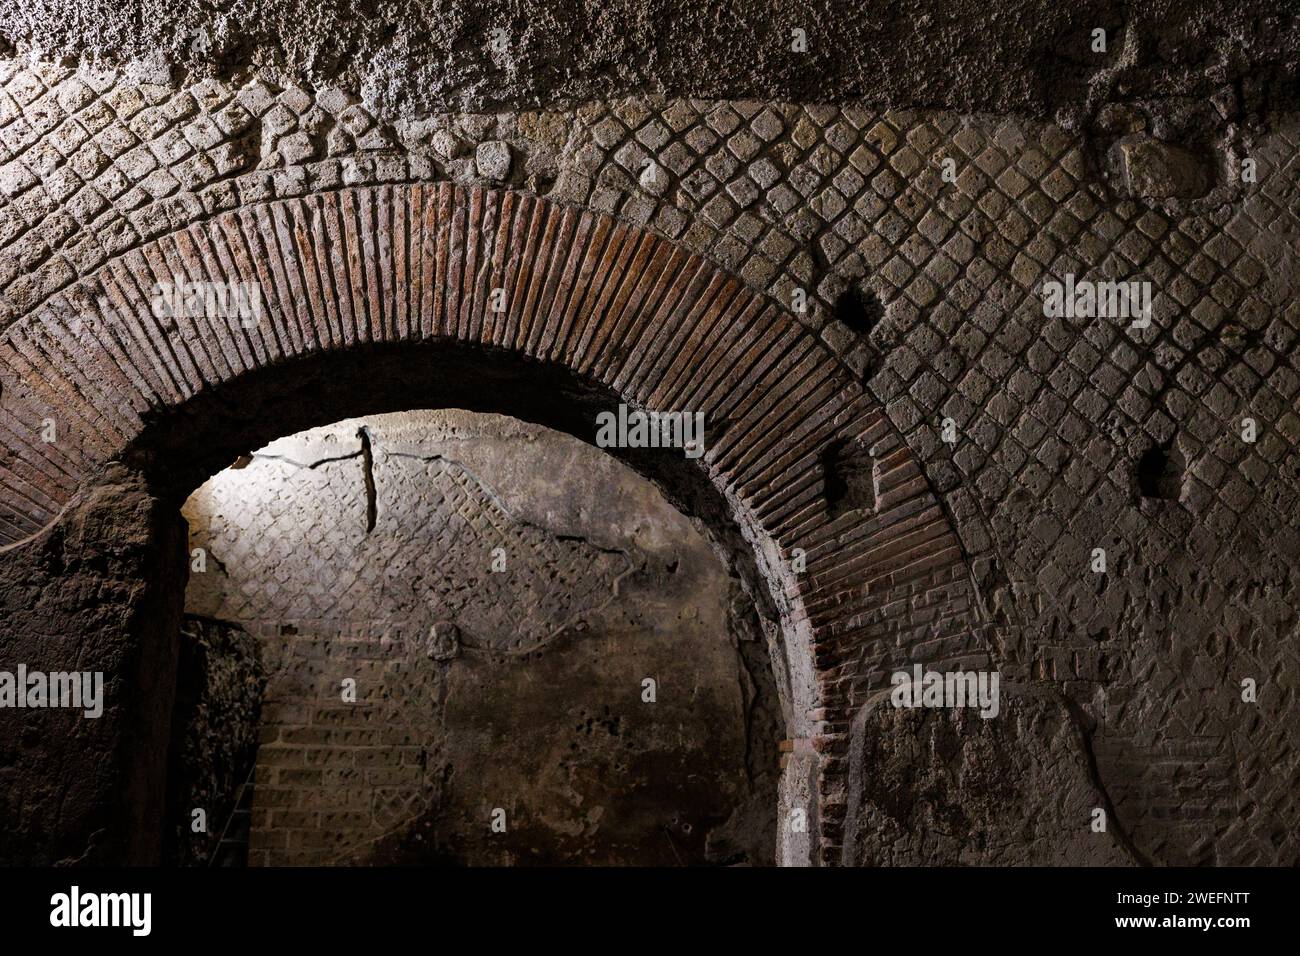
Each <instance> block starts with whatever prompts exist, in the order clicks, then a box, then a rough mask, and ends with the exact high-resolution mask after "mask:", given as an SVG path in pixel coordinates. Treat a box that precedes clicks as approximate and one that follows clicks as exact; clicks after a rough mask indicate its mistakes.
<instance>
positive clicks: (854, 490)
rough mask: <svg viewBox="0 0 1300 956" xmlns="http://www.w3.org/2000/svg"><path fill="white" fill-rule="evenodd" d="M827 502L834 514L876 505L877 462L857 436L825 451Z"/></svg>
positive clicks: (870, 508) (865, 508)
mask: <svg viewBox="0 0 1300 956" xmlns="http://www.w3.org/2000/svg"><path fill="white" fill-rule="evenodd" d="M822 472H823V474H824V481H825V494H826V505H827V508H828V509H829V511H830V514H831V517H832V518H838V517H839V516H840V515H842V514H846V513H848V512H850V511H866V510H872V509H874V508H875V507H876V485H875V462H874V460H873V459H872V457H871V454H870V452H868V451H867V449H866V447H865V446H863V445H862V443H861V442H859V441H857V440H856V439H844V440H841V441H838V442H835V443H834V444H833V445H831V446H829V447H828V448H827V449H826V451H825V452H823V454H822Z"/></svg>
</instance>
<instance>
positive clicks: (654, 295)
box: [0, 183, 981, 861]
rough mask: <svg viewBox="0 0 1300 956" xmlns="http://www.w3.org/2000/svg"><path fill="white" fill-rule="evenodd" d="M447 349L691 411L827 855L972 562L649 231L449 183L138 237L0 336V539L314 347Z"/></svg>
mask: <svg viewBox="0 0 1300 956" xmlns="http://www.w3.org/2000/svg"><path fill="white" fill-rule="evenodd" d="M175 274H180V275H183V276H185V277H186V278H187V279H190V280H213V281H243V282H259V283H261V285H262V287H263V289H264V294H265V296H266V300H267V310H266V315H265V316H264V318H263V320H262V321H261V322H260V323H258V324H257V325H256V326H254V327H253V328H247V329H246V328H243V327H242V326H240V325H239V324H238V322H237V321H236V320H233V319H231V320H225V319H220V320H191V319H178V320H176V321H175V322H167V321H160V320H158V319H156V318H155V317H154V316H153V315H152V313H151V311H150V309H149V301H150V298H151V296H152V290H153V287H154V284H155V283H156V282H158V281H160V280H165V279H167V278H169V277H170V276H172V275H175ZM496 288H502V289H505V290H506V298H505V309H504V311H502V312H499V313H498V312H496V311H494V310H493V309H492V308H491V291H492V290H493V289H496ZM448 342H450V343H459V344H463V345H467V346H473V347H475V348H478V349H490V350H494V351H496V352H497V354H499V355H501V356H502V357H503V358H504V357H508V358H510V359H511V360H512V361H513V360H521V361H524V362H534V363H538V362H540V363H550V364H554V365H558V366H561V367H563V368H564V369H567V370H569V371H570V372H572V373H573V374H574V375H575V376H577V377H579V378H581V379H587V380H591V381H593V382H596V383H599V384H600V385H601V386H602V387H603V388H605V389H607V390H608V392H609V393H611V394H613V395H616V396H618V397H619V398H620V399H621V400H624V401H627V402H629V403H633V404H636V405H639V406H642V407H646V408H652V409H659V410H690V411H703V412H704V413H705V415H706V422H707V423H708V426H709V436H710V438H709V442H708V450H707V453H706V454H705V456H704V458H703V459H702V461H701V465H702V467H703V469H704V471H705V473H706V474H707V477H708V479H709V480H710V482H711V483H712V485H713V486H714V487H715V488H717V489H718V490H719V491H720V492H721V494H722V496H723V498H724V499H725V501H726V502H727V503H728V505H729V507H730V509H731V511H732V517H733V518H735V520H736V521H737V522H738V524H739V525H740V527H741V528H742V529H744V531H745V533H746V536H747V537H748V538H750V540H751V543H752V545H753V548H754V551H755V553H756V555H757V559H758V562H759V565H760V566H761V567H762V568H763V569H764V571H765V576H766V577H767V579H768V581H769V585H770V586H772V588H773V590H774V596H775V597H776V598H777V600H778V603H779V604H780V605H781V607H782V608H783V610H784V612H785V613H784V614H783V628H784V630H785V631H786V632H787V638H786V639H787V643H788V644H792V643H797V644H798V646H799V652H800V654H801V656H802V659H803V660H804V661H805V662H806V667H807V669H808V671H809V673H810V676H811V679H810V682H809V683H810V685H811V686H810V693H809V694H808V695H806V696H805V697H804V699H802V700H800V701H798V708H797V712H796V713H795V714H793V715H792V720H791V733H792V736H795V737H798V738H800V739H801V740H804V741H806V743H805V744H804V745H803V746H802V747H801V746H796V748H795V749H796V751H801V752H804V753H808V752H820V753H821V754H822V757H821V758H820V761H819V762H820V779H819V781H818V783H817V784H816V789H817V790H818V791H819V794H820V797H821V800H820V803H821V807H820V817H819V821H820V836H821V841H822V846H821V848H820V855H821V857H822V858H823V859H826V860H828V861H830V860H834V859H835V857H836V853H837V852H838V850H837V848H838V844H839V838H838V832H837V827H838V826H839V823H840V818H841V817H842V811H843V804H842V800H841V797H842V795H843V792H844V786H843V781H842V777H843V774H844V771H845V769H846V761H845V760H844V759H843V754H845V753H846V752H847V735H848V732H849V720H848V717H849V715H850V713H851V712H852V709H853V707H854V705H855V703H856V704H860V703H861V701H862V700H863V699H865V695H866V694H867V693H868V691H869V689H870V688H871V687H873V686H877V687H878V686H880V684H881V683H882V681H883V680H885V679H887V673H888V670H887V669H893V668H895V667H897V666H900V665H902V664H905V663H907V662H910V661H911V660H924V661H926V662H928V663H936V664H937V663H940V662H942V661H945V660H948V661H955V660H963V661H969V660H970V659H971V658H972V656H974V655H977V654H980V653H981V648H980V647H979V646H978V645H979V643H980V642H979V641H978V640H976V637H975V634H974V630H973V629H974V626H975V622H974V621H973V620H972V618H971V615H973V613H974V611H973V607H972V602H971V601H970V588H969V586H968V573H967V569H966V565H965V562H964V561H963V559H962V555H961V552H960V548H959V545H958V541H957V539H956V536H955V535H954V534H953V532H952V529H951V527H950V525H949V522H948V521H947V519H946V518H945V516H944V514H943V512H942V510H941V508H940V507H939V505H938V503H937V501H936V500H935V499H934V497H933V495H932V494H931V492H930V490H929V488H928V486H927V484H926V482H925V479H924V477H923V475H922V473H921V470H920V468H919V467H918V465H917V462H916V461H915V459H914V457H913V455H912V454H911V452H910V451H909V450H908V449H907V447H906V446H905V445H904V444H903V443H902V441H901V439H900V438H899V437H898V435H897V434H896V432H895V430H894V428H893V426H892V425H891V424H890V423H889V421H888V419H887V418H886V416H885V414H884V410H883V409H882V408H881V407H880V406H879V405H878V404H877V403H876V402H875V401H874V400H873V399H872V398H871V397H870V396H869V395H868V394H867V393H866V392H865V391H864V389H863V388H862V386H861V384H860V382H858V381H857V380H855V379H854V378H853V377H852V376H851V375H850V374H849V373H848V372H847V371H846V370H845V369H844V367H843V366H842V365H841V364H840V363H839V362H838V361H837V360H836V359H835V357H834V356H833V355H832V353H831V352H830V351H829V350H828V349H827V348H826V347H825V346H824V345H823V344H822V343H821V342H820V341H819V340H817V339H816V338H815V337H814V336H812V335H811V334H810V333H809V332H808V331H807V330H806V329H805V328H803V327H802V326H801V325H800V324H799V323H798V322H796V321H795V320H794V317H793V316H792V315H790V314H789V313H787V312H785V311H784V310H783V309H782V308H781V307H780V306H778V305H777V304H775V303H773V302H772V301H770V300H769V299H767V298H765V297H764V296H762V295H761V294H759V293H757V292H755V291H754V290H752V289H750V288H747V287H746V286H745V285H744V284H743V283H742V282H741V281H740V280H738V279H737V278H735V277H733V276H731V275H729V274H727V273H726V272H724V271H723V270H722V269H720V268H719V267H717V266H716V265H714V264H712V263H711V262H709V261H708V260H706V259H704V258H703V257H701V256H699V255H696V254H693V253H690V252H688V251H686V250H684V249H682V248H681V247H680V246H678V245H676V244H675V243H673V242H671V241H669V240H667V239H664V238H662V237H660V236H657V235H655V234H653V233H652V232H649V231H646V230H643V229H640V228H637V227H635V226H631V225H628V224H626V223H623V222H620V221H617V220H615V219H613V218H610V217H608V216H605V215H602V214H599V213H596V212H592V211H590V210H583V209H580V208H576V207H570V206H564V205H560V204H556V203H553V202H550V201H547V200H545V199H541V198H539V197H536V196H533V195H530V194H526V193H520V192H515V191H507V190H492V189H485V188H464V187H460V186H454V185H451V184H445V183H444V184H438V185H420V184H414V185H395V186H381V187H369V188H355V189H346V190H342V191H336V192H323V193H316V194H312V195H309V196H306V197H303V198H299V199H282V200H276V201H273V202H269V203H265V204H260V205H256V206H250V207H243V208H240V209H237V210H235V211H232V212H229V213H225V214H222V215H219V216H216V217H214V218H212V219H209V220H206V221H204V222H200V223H196V224H193V225H191V226H189V227H188V228H185V229H182V230H180V231H177V232H175V233H172V234H170V235H167V236H164V237H162V238H160V239H157V240H154V241H151V242H149V243H146V244H144V245H143V246H141V247H139V248H137V249H134V250H132V251H130V252H128V253H126V254H124V255H122V256H121V257H119V258H117V259H115V260H113V261H111V262H109V263H107V264H106V265H104V266H102V267H101V268H99V269H98V270H97V271H96V272H95V273H94V274H92V275H89V276H86V277H84V278H83V279H82V280H81V281H80V282H79V283H78V284H77V285H76V286H74V287H72V288H71V289H69V290H68V291H65V292H64V293H60V294H59V295H57V296H55V297H54V298H52V299H50V300H49V301H47V302H45V303H43V304H42V306H41V307H40V308H39V309H38V310H37V311H36V312H34V313H32V314H30V315H28V316H26V317H25V318H24V319H23V320H21V321H19V322H18V323H15V324H14V325H13V326H11V327H10V328H9V329H8V330H7V331H6V332H5V333H4V335H3V337H2V338H0V387H2V388H3V391H2V392H0V429H2V430H3V432H4V444H5V446H6V453H5V457H4V459H3V460H2V461H0V547H9V548H14V547H20V546H21V543H22V542H23V541H25V540H26V539H28V538H30V537H32V536H35V535H38V534H39V533H40V532H41V531H42V529H44V528H46V527H48V526H49V525H51V524H52V523H53V522H55V521H57V519H58V516H59V515H60V513H61V511H62V510H63V509H64V508H65V506H66V505H67V504H68V502H69V501H70V500H71V499H72V497H73V495H74V494H75V493H76V492H77V490H78V489H79V488H80V487H82V486H84V485H85V484H86V483H87V482H88V481H89V480H90V479H91V478H92V477H93V476H94V475H95V474H96V473H97V472H98V471H99V470H100V469H101V468H102V467H103V466H104V465H105V464H106V463H108V462H110V461H113V460H116V459H119V458H120V457H121V456H122V455H123V454H124V453H125V452H126V451H127V450H128V449H130V448H131V447H133V445H134V444H135V443H137V442H138V440H139V439H140V436H141V435H142V434H144V433H145V432H146V431H147V430H148V428H149V427H150V425H151V423H153V422H155V421H157V420H158V419H159V418H160V417H162V416H165V415H166V414H167V413H168V411H169V410H173V409H177V408H181V407H186V406H189V405H192V404H193V403H194V402H196V401H200V400H202V399H203V397H204V396H205V395H209V394H213V393H216V392H219V391H220V390H221V389H222V388H223V387H226V386H228V385H229V384H230V383H232V382H237V381H239V380H242V379H246V378H252V377H258V376H261V377H265V376H267V375H274V374H276V370H277V369H279V368H282V367H288V366H291V365H293V364H294V363H296V362H299V361H301V360H304V359H312V358H314V359H321V358H328V357H331V356H336V355H338V356H344V355H350V356H352V357H353V358H354V359H355V358H356V357H357V356H358V355H362V356H364V355H365V354H367V352H368V351H373V350H383V349H392V348H400V347H401V346H404V345H409V344H415V343H421V344H423V345H429V344H436V343H448ZM46 419H50V420H52V421H53V422H54V424H55V427H56V429H58V431H57V433H56V434H57V440H56V441H54V442H47V441H44V440H43V439H42V434H41V431H42V423H43V422H44V421H45V420H46ZM592 431H593V433H594V426H593V428H592ZM586 437H588V439H589V440H590V439H591V437H592V435H588V436H586ZM846 448H849V449H858V451H857V452H856V453H855V454H856V456H857V457H856V458H854V462H853V467H854V468H855V469H857V470H858V471H861V470H862V469H864V468H865V469H869V470H870V472H871V474H872V475H873V478H872V482H871V486H870V489H869V492H868V497H869V498H870V501H868V502H866V503H864V502H862V501H855V502H853V504H854V507H848V508H843V507H835V506H832V505H831V504H829V503H828V501H827V491H828V485H829V484H834V481H835V479H834V478H833V477H832V478H831V480H830V481H829V482H828V463H831V462H833V461H834V460H835V458H836V456H839V455H842V454H843V453H844V450H845V449H846ZM831 490H832V491H833V490H834V489H831ZM795 549H802V551H803V552H804V553H805V555H806V567H807V569H806V571H805V572H804V573H801V574H794V573H791V571H790V570H789V559H790V558H791V556H792V555H793V554H794V553H795ZM798 743H799V741H796V744H798Z"/></svg>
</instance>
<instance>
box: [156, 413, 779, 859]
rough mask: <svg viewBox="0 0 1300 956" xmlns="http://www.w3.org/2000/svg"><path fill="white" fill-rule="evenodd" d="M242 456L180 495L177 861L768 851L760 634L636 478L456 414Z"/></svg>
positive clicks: (504, 425) (770, 721) (768, 743)
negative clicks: (193, 812)
mask: <svg viewBox="0 0 1300 956" xmlns="http://www.w3.org/2000/svg"><path fill="white" fill-rule="evenodd" d="M239 465H240V467H238V468H237V469H236V468H228V469H226V470H224V471H222V472H221V473H219V474H217V475H215V476H213V478H212V479H210V480H209V481H208V482H206V483H205V484H204V485H203V486H202V487H201V488H200V489H198V491H196V492H195V494H193V495H191V496H190V498H189V499H188V501H187V502H186V504H185V507H184V514H185V517H186V520H187V523H188V525H189V535H190V541H189V544H190V552H191V565H190V571H191V573H190V580H189V585H188V589H187V596H186V605H185V618H184V621H185V623H184V626H183V627H182V642H181V660H182V666H181V675H182V678H183V679H182V681H181V683H182V684H183V685H184V686H185V687H186V688H187V691H188V692H187V693H184V694H179V695H178V712H177V716H176V718H175V719H174V723H173V754H172V760H171V767H170V771H169V778H170V781H171V786H170V796H171V800H172V803H173V810H171V811H170V812H169V813H168V818H169V819H170V820H171V821H173V825H172V830H171V833H170V834H169V835H170V837H171V841H170V846H169V848H168V854H167V855H168V858H169V859H171V860H172V861H173V862H179V863H190V862H198V863H202V862H205V861H208V860H212V859H214V858H215V859H216V860H218V861H219V862H220V863H221V864H223V865H233V864H235V863H237V862H238V861H240V860H244V859H246V860H248V861H249V862H250V863H252V864H253V865H295V864H309V865H310V864H322V863H324V864H357V863H361V864H366V865H383V864H392V863H398V864H430V863H432V864H447V863H450V864H468V865H511V864H513V865H520V864H522V865H527V864H537V863H541V864H577V863H580V864H602V865H610V864H629V863H631V864H640V865H668V866H672V865H736V864H747V865H760V866H761V865H770V864H771V863H772V862H773V861H774V859H775V835H776V825H775V822H776V814H777V796H776V779H777V771H778V760H777V743H778V740H779V739H780V738H781V737H783V736H784V721H783V720H782V718H781V708H780V700H779V697H780V695H779V694H778V692H777V690H776V686H775V683H774V680H773V672H772V667H771V664H770V662H769V657H768V648H767V642H766V638H765V635H764V632H763V629H762V627H761V626H760V624H759V621H758V619H757V615H756V614H755V613H754V610H753V606H752V602H751V601H750V600H749V599H748V598H747V597H746V596H745V595H744V593H743V589H742V588H741V586H740V583H739V580H738V579H735V578H731V577H730V576H729V575H728V573H727V572H726V571H725V569H724V568H723V567H722V566H721V564H720V563H719V562H718V560H717V557H716V556H715V555H714V554H713V553H712V551H711V550H710V548H709V546H708V544H707V543H706V541H705V540H704V538H703V537H702V536H701V535H700V534H699V533H698V532H697V531H695V529H693V528H692V527H691V525H690V523H689V521H687V520H686V519H685V517H684V516H683V515H681V514H680V513H677V512H676V511H675V510H674V509H672V508H671V506H669V505H668V504H667V503H666V502H665V501H664V500H663V498H662V496H661V495H659V494H658V493H657V492H656V491H655V490H654V489H653V487H652V486H650V485H649V484H648V483H647V482H645V481H644V479H641V478H639V477H637V476H635V475H634V474H633V473H631V472H630V471H629V470H628V469H627V468H626V467H624V466H622V465H620V464H618V463H617V462H615V461H613V460H612V459H611V458H610V457H609V456H607V455H604V454H603V453H601V452H600V451H598V450H596V449H594V448H591V447H590V446H589V445H587V444H584V443H582V442H579V441H576V440H574V439H572V438H570V437H568V436H563V435H560V434H558V433H556V432H554V431H551V430H548V429H543V428H539V427H536V426H530V425H527V424H525V423H523V422H520V421H518V420H517V419H510V418H507V417H505V416H499V415H482V414H474V413H468V412H460V411H445V412H427V411H425V412H410V413H402V414H396V415H381V416H371V417H366V418H363V419H356V420H351V421H347V422H341V423H336V424H334V425H331V426H327V427H325V428H321V429H313V430H311V431H308V432H302V433H299V434H297V435H294V436H288V437H285V438H282V439H279V440H277V441H275V442H273V443H272V444H271V445H269V446H267V447H265V448H263V449H260V450H258V451H257V452H255V453H254V454H253V455H251V456H249V457H247V458H245V459H241V461H240V462H239ZM259 743H260V746H259ZM198 806H201V807H207V808H209V809H208V813H209V815H210V816H212V818H213V822H214V825H213V826H212V827H211V828H210V832H209V833H207V834H205V835H200V836H196V835H194V834H193V833H192V832H191V829H190V828H189V827H188V826H186V825H185V822H186V821H187V820H188V817H189V810H188V809H187V808H191V807H198Z"/></svg>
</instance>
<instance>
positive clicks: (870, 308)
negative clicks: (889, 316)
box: [835, 285, 885, 338]
mask: <svg viewBox="0 0 1300 956" xmlns="http://www.w3.org/2000/svg"><path fill="white" fill-rule="evenodd" d="M884 316H885V307H884V306H883V305H882V304H881V302H880V299H879V298H878V297H877V296H876V294H875V293H874V292H872V291H871V290H870V289H863V288H861V287H859V286H857V285H851V286H849V287H848V288H847V289H845V290H844V291H843V292H841V293H840V295H839V297H838V298H837V299H836V300H835V318H837V319H839V320H840V321H841V322H843V323H844V324H845V325H846V326H848V327H849V329H850V330H852V331H853V332H855V333H856V334H858V335H860V336H862V337H863V338H866V337H867V336H869V335H870V334H871V331H872V329H874V328H875V327H876V326H877V325H878V324H879V322H880V320H881V319H882V318H884Z"/></svg>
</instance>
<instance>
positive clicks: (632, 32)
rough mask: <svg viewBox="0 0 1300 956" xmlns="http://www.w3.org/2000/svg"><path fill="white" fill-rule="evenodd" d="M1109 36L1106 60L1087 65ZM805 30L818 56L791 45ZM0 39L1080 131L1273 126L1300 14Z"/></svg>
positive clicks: (74, 20) (433, 84)
mask: <svg viewBox="0 0 1300 956" xmlns="http://www.w3.org/2000/svg"><path fill="white" fill-rule="evenodd" d="M1098 27H1101V28H1103V29H1105V30H1106V31H1107V34H1108V52H1107V54H1106V55H1105V56H1101V57H1097V56H1092V55H1081V54H1080V52H1079V51H1080V50H1087V49H1088V42H1087V41H1088V38H1089V36H1090V35H1091V31H1092V30H1093V29H1095V28H1098ZM497 29H501V30H504V31H505V35H504V36H501V35H497V36H494V33H493V31H494V30H497ZM796 29H800V30H804V31H806V35H807V50H806V52H795V51H793V50H792V49H791V47H792V45H793V43H792V37H793V33H792V31H793V30H796ZM494 39H495V40H497V41H498V42H497V44H496V46H495V48H494V45H493V41H494ZM3 43H7V44H8V45H9V46H11V47H13V48H14V49H16V50H17V51H19V52H25V53H31V54H34V55H36V56H38V57H41V58H44V59H56V60H64V61H88V62H96V63H107V64H110V65H128V64H129V65H132V67H133V69H135V70H136V71H138V72H139V73H140V75H141V78H142V79H150V80H153V81H166V80H167V79H169V78H171V79H176V78H177V77H176V74H177V73H182V74H184V73H189V74H191V75H193V76H195V77H202V76H217V75H219V76H223V77H230V76H232V75H237V74H240V73H244V72H247V71H248V69H249V68H250V67H253V68H257V69H258V70H259V71H261V72H263V73H265V74H268V75H280V76H281V77H282V78H283V79H286V80H289V81H297V82H306V83H309V84H313V85H320V84H330V85H341V86H344V87H348V88H351V89H353V90H355V91H356V92H359V93H361V94H362V95H363V96H364V98H365V100H366V102H367V104H368V105H370V106H371V107H372V108H376V109H379V110H381V111H382V112H385V113H389V112H394V113H411V112H415V111H419V110H433V109H448V108H459V109H469V110H482V109H490V108H497V107H516V108H517V107H521V106H528V105H538V104H543V103H556V102H561V101H583V100H590V99H596V98H604V97H609V96H613V95H620V94H626V93H629V92H634V91H642V92H645V91H652V92H662V93H666V94H668V95H677V96H695V97H708V98H723V97H725V98H738V97H758V98H780V99H788V100H797V101H805V102H830V101H841V100H845V99H853V98H858V97H865V98H867V99H869V100H870V101H871V102H872V103H873V104H875V105H880V106H889V107H895V108H901V107H912V106H928V107H940V108H947V109H953V110H957V111H994V112H1015V113H1021V114H1028V115H1033V116H1036V117H1040V118H1052V119H1055V120H1056V121H1057V122H1063V123H1066V124H1068V125H1072V124H1074V123H1077V122H1079V121H1081V120H1083V119H1086V118H1087V117H1088V116H1089V115H1090V114H1091V113H1094V112H1095V111H1096V110H1097V109H1098V108H1099V106H1100V105H1102V104H1104V103H1107V102H1115V101H1121V100H1124V101H1127V100H1135V99H1160V100H1168V101H1178V100H1189V101H1193V102H1194V101H1200V102H1205V101H1208V100H1209V99H1210V98H1211V97H1213V96H1215V95H1216V94H1221V93H1222V91H1224V90H1225V89H1229V90H1235V91H1236V94H1237V95H1238V96H1239V97H1240V98H1241V99H1242V100H1243V102H1244V105H1245V107H1246V108H1247V110H1248V111H1250V112H1252V113H1257V114H1263V113H1264V112H1266V111H1267V110H1269V109H1277V108H1288V107H1291V106H1294V104H1295V103H1296V102H1297V89H1298V88H1300V84H1298V82H1297V53H1296V51H1297V49H1300V15H1298V14H1297V10H1296V7H1295V5H1294V4H1290V3H1287V2H1285V0H1244V2H1241V3H1237V4H1231V5H1229V4H1225V3H1222V2H1215V0H1191V2H1185V0H1154V2H1153V0H1143V2H1137V3H1132V4H1121V3H1117V2H1114V0H1076V2H1071V3H1059V2H1057V0H1001V2H996V3H979V2H972V0H917V2H908V3H902V4H900V3H891V2H885V0H865V2H863V0H822V2H816V3H810V2H806V0H798V2H790V0H725V2H722V3H709V4H704V3H699V2H695V0H599V2H592V0H558V2H553V0H488V2H484V3H477V2H476V3H467V2H465V0H322V2H317V0H235V2H233V3H228V4H227V3H213V2H211V0H73V2H65V0H21V2H20V0H5V2H4V3H0V47H2V45H3ZM0 52H3V49H2V48H0Z"/></svg>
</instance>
